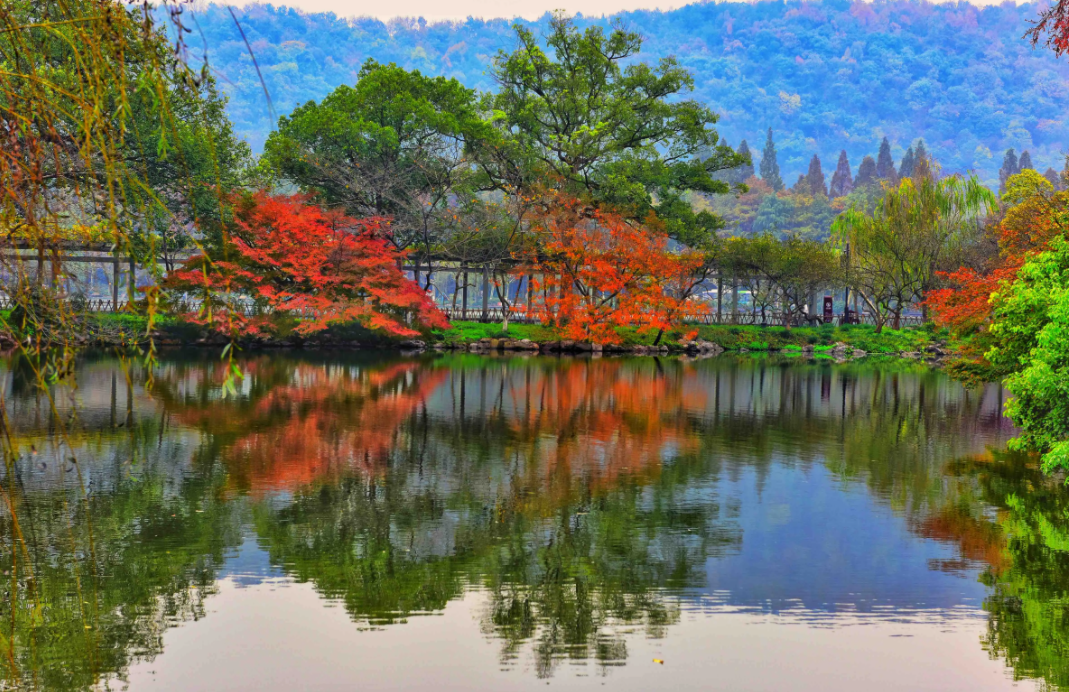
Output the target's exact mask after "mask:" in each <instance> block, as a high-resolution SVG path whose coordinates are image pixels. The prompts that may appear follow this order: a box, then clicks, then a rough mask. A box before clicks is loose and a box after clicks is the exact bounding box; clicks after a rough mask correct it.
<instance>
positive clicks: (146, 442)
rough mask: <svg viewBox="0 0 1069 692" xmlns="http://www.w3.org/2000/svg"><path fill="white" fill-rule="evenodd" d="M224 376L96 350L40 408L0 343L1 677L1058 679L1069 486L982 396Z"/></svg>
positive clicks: (649, 376) (871, 377)
mask: <svg viewBox="0 0 1069 692" xmlns="http://www.w3.org/2000/svg"><path fill="white" fill-rule="evenodd" d="M242 368H243V370H244V372H245V378H244V379H243V380H241V381H239V382H238V383H237V387H236V393H231V394H227V395H224V389H223V387H222V384H223V381H224V375H225V371H224V369H223V368H222V366H221V365H220V363H219V362H218V361H217V360H214V359H211V358H209V357H207V356H203V357H199V356H197V357H187V358H182V357H169V358H165V359H163V360H162V362H161V363H160V366H159V368H157V370H156V371H155V375H154V380H153V381H152V382H151V383H149V382H148V381H147V379H146V373H145V372H144V371H143V370H141V369H139V368H136V367H133V368H131V367H128V366H125V365H124V364H123V363H120V362H119V361H116V360H109V359H92V358H89V359H86V360H84V361H83V362H81V363H80V364H79V367H78V369H77V371H76V374H75V379H76V382H77V386H76V387H73V388H72V387H66V386H63V387H55V388H54V389H53V390H52V391H51V397H52V400H53V401H54V402H55V406H54V408H53V407H52V406H51V405H50V403H49V402H50V400H49V397H48V396H45V395H44V394H42V393H41V392H39V391H38V390H36V389H35V388H34V386H33V381H34V377H33V373H32V369H31V368H30V366H29V364H28V363H26V362H25V361H19V360H15V361H8V362H7V363H5V364H4V371H3V373H2V376H3V389H4V392H5V400H6V402H7V414H8V420H9V425H10V426H11V428H12V430H13V439H14V442H15V443H16V444H17V446H18V449H19V453H20V455H19V458H18V460H17V462H16V463H15V465H14V467H13V470H12V469H9V470H7V471H6V472H0V480H2V482H3V484H4V486H5V487H6V488H8V489H9V490H10V494H11V495H13V496H14V497H15V499H16V502H17V505H16V516H17V519H18V527H17V530H19V531H21V532H22V535H24V536H25V539H26V550H22V548H19V551H20V552H19V556H18V563H17V564H19V565H22V564H23V563H25V562H26V561H28V562H29V565H30V566H31V567H32V572H33V576H32V579H28V578H27V576H26V569H25V567H21V568H20V569H21V571H19V572H18V573H16V574H14V575H12V573H11V564H12V536H13V534H14V532H15V531H16V527H15V525H14V523H13V521H12V517H11V514H10V513H9V510H7V508H4V509H3V510H0V512H2V513H0V551H2V552H0V565H2V566H3V569H4V570H5V571H4V577H5V580H4V582H3V583H4V586H2V587H0V589H3V590H4V591H5V592H6V593H5V594H4V596H5V598H4V600H3V602H2V604H0V645H2V646H0V648H2V649H3V651H2V652H0V672H2V673H3V677H4V680H6V681H7V682H6V683H0V689H4V688H5V684H6V686H7V687H15V688H28V689H29V688H40V689H48V690H52V689H57V690H58V689H86V688H91V687H94V686H96V687H107V688H110V689H122V688H124V687H128V688H129V689H132V690H142V689H145V690H150V689H151V690H191V689H197V690H226V689H230V690H243V689H249V690H292V689H316V690H335V689H336V690H353V689H361V690H368V689H371V690H378V689H381V690H422V689H435V690H454V689H455V690H472V689H475V690H508V689H534V688H539V689H541V688H543V687H545V686H546V685H549V686H551V687H565V688H600V687H603V686H604V687H606V688H611V689H620V690H651V689H669V688H673V689H701V690H713V689H715V690H821V691H825V690H860V689H864V690H904V689H909V690H923V689H929V690H1002V689H1012V688H1019V689H1043V688H1044V687H1045V686H1046V687H1047V688H1055V689H1061V688H1062V686H1065V689H1069V656H1067V654H1069V599H1067V597H1066V591H1067V588H1069V493H1066V492H1065V491H1063V490H1062V488H1061V486H1060V485H1059V484H1058V483H1055V482H1052V481H1050V480H1047V479H1045V478H1043V476H1042V475H1041V474H1039V473H1038V472H1037V470H1036V468H1035V466H1034V464H1032V463H1031V461H1030V460H1028V459H1026V458H1020V457H1014V456H1010V455H1008V454H1006V453H1005V452H1003V451H1002V450H1003V448H1004V444H1005V440H1006V439H1008V438H1009V437H1011V436H1012V435H1013V429H1012V427H1011V426H1010V425H1009V424H1008V423H1007V421H1005V420H1004V419H1003V418H1002V417H1001V416H1000V413H999V412H1000V410H1001V404H1002V401H1003V399H1002V396H1003V395H1002V392H1001V390H1000V389H999V388H998V387H988V388H987V389H984V390H982V391H980V390H974V391H966V390H964V389H963V388H961V387H960V386H959V385H957V384H955V383H954V382H952V381H950V380H949V379H947V378H946V377H945V376H944V375H942V374H940V373H938V372H932V371H928V370H926V369H924V368H923V367H918V366H916V365H914V364H905V363H898V362H893V363H884V364H879V363H874V364H847V365H834V364H831V363H818V364H812V363H805V362H801V361H793V362H791V361H779V360H760V359H751V360H744V359H736V358H732V357H719V358H714V359H708V360H702V361H696V362H683V361H680V360H677V359H650V358H643V359H610V358H602V359H593V360H590V359H587V360H583V359H551V358H541V357H531V358H485V357H478V356H446V357H432V356H427V357H420V358H400V357H395V356H377V355H370V354H357V355H352V354H347V355H342V354H337V355H328V354H303V355H285V354H283V355H278V354H275V355H268V356H256V357H248V358H245V359H244V360H243V361H242ZM13 576H14V578H15V580H14V581H13V580H12V577H13ZM12 589H15V591H14V593H15V599H14V610H13V609H12V596H11V594H12ZM12 630H14V631H13V632H12ZM658 661H663V663H662V662H658ZM16 678H17V679H16Z"/></svg>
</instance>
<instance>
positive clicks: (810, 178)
mask: <svg viewBox="0 0 1069 692" xmlns="http://www.w3.org/2000/svg"><path fill="white" fill-rule="evenodd" d="M805 181H806V185H807V187H808V188H809V194H811V195H813V196H814V197H816V196H817V195H823V196H824V197H827V196H828V186H827V185H826V184H825V183H824V171H823V169H821V167H820V157H819V156H817V155H816V154H813V158H812V159H810V160H809V171H808V172H807V173H806V175H805Z"/></svg>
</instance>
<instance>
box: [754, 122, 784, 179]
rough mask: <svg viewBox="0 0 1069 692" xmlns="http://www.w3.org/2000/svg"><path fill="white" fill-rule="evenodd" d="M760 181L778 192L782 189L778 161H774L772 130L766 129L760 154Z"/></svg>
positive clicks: (774, 146) (774, 147) (774, 151)
mask: <svg viewBox="0 0 1069 692" xmlns="http://www.w3.org/2000/svg"><path fill="white" fill-rule="evenodd" d="M760 170H761V179H762V180H764V181H765V182H766V183H768V184H769V185H771V186H772V189H773V190H775V191H776V192H779V191H780V190H782V189H783V178H781V177H780V175H779V161H777V160H776V144H775V143H774V142H773V141H772V128H771V127H770V128H768V136H767V137H766V138H765V148H764V150H763V151H762V152H761V169H760Z"/></svg>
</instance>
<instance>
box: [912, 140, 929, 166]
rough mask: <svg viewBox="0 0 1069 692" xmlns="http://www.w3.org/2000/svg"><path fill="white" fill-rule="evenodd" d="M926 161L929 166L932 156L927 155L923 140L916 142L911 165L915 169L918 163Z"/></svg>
mask: <svg viewBox="0 0 1069 692" xmlns="http://www.w3.org/2000/svg"><path fill="white" fill-rule="evenodd" d="M921 160H924V161H927V162H928V163H929V165H930V164H931V163H932V155H931V154H929V153H928V149H927V148H925V146H924V140H923V139H918V140H917V149H916V150H915V151H914V152H913V165H914V167H916V165H917V162H918V161H921Z"/></svg>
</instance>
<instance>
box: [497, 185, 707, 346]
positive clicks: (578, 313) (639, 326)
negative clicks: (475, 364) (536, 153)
mask: <svg viewBox="0 0 1069 692" xmlns="http://www.w3.org/2000/svg"><path fill="white" fill-rule="evenodd" d="M532 230H533V232H534V233H535V234H536V235H537V236H538V239H539V242H538V243H537V247H538V251H537V252H533V253H531V254H530V255H529V256H527V257H526V258H525V259H526V261H525V262H524V263H523V265H522V266H520V267H519V269H518V270H517V271H516V274H517V275H518V276H529V277H532V278H531V287H532V300H531V304H530V305H528V306H527V310H529V311H530V312H531V313H532V314H534V315H535V316H537V317H538V318H539V319H541V321H542V322H543V324H547V325H551V326H552V327H554V328H556V330H557V331H558V333H559V334H560V336H561V338H562V339H572V340H577V341H589V342H594V343H601V344H615V343H619V342H620V341H621V336H620V334H619V333H618V332H617V331H616V329H617V328H618V327H634V328H636V330H637V331H638V332H639V333H646V332H650V331H666V330H669V329H673V328H675V327H678V326H680V325H681V324H682V323H683V322H684V321H686V320H690V319H695V318H697V317H699V316H700V315H701V314H704V313H705V312H707V311H708V309H709V308H708V306H707V305H705V304H703V303H700V302H698V301H696V300H693V298H692V296H693V294H694V291H695V290H696V288H697V287H698V285H699V284H700V283H701V280H702V278H703V277H704V274H703V272H702V271H701V268H702V265H703V258H702V256H701V255H700V254H698V253H695V252H688V251H684V252H672V251H670V250H669V248H668V237H667V235H665V234H664V233H662V232H660V231H658V230H657V229H655V228H653V227H651V226H650V225H638V224H633V223H629V222H628V221H626V220H625V219H624V218H623V217H621V216H619V215H617V214H614V213H611V212H606V211H603V210H599V209H596V208H593V207H589V206H586V205H584V204H582V203H581V202H579V201H578V200H575V199H565V200H558V201H557V203H555V204H553V205H551V206H550V207H549V208H548V210H547V211H545V212H543V213H542V214H540V215H539V216H538V218H537V220H536V221H535V222H534V223H533V224H532Z"/></svg>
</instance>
